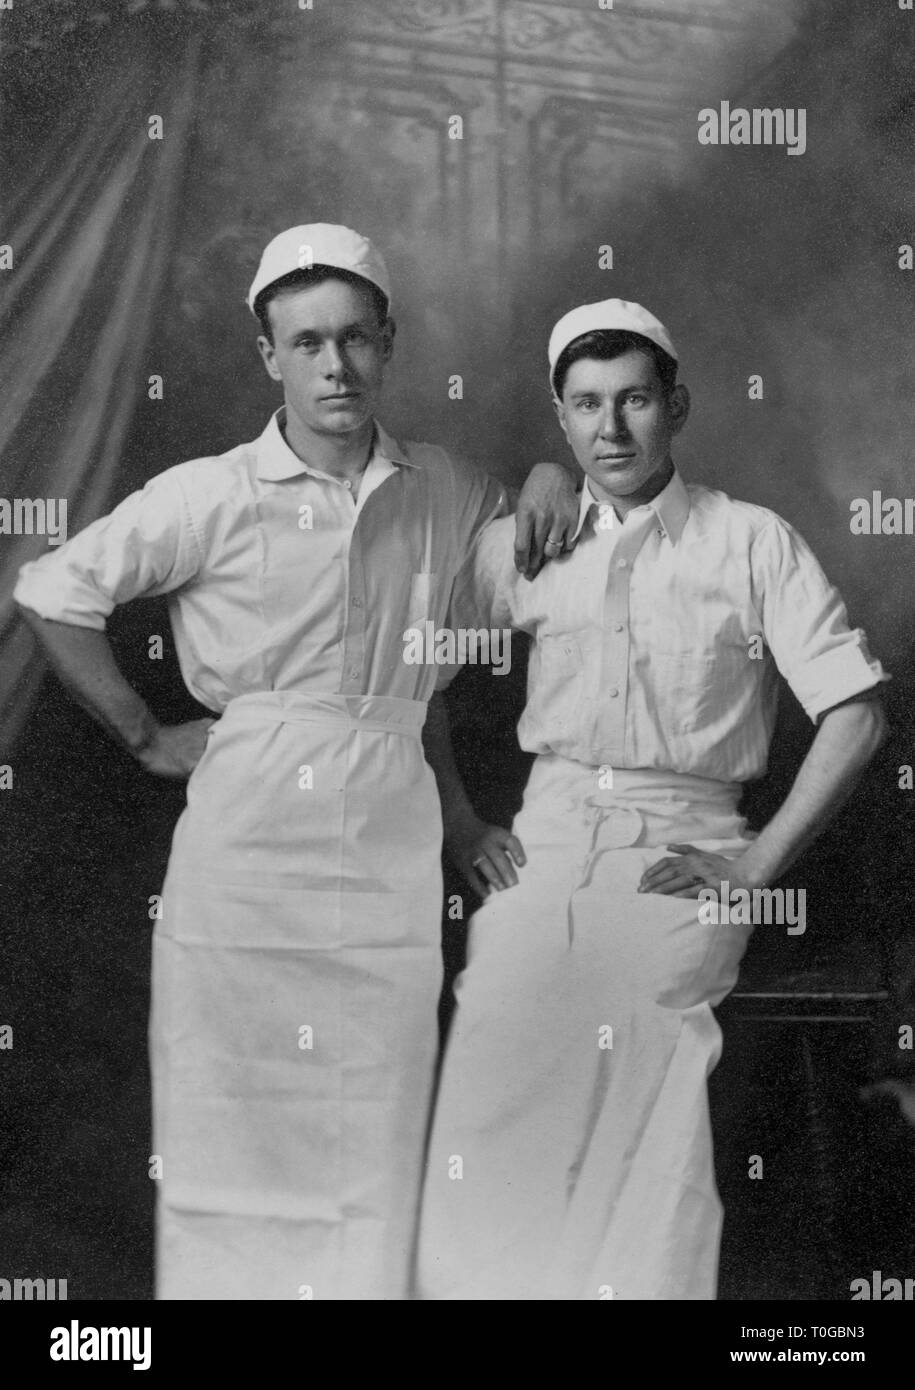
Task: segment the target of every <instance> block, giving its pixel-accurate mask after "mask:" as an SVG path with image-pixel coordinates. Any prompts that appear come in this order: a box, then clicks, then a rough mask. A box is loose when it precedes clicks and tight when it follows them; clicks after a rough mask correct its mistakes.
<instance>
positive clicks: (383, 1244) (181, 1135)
mask: <svg viewBox="0 0 915 1390" xmlns="http://www.w3.org/2000/svg"><path fill="white" fill-rule="evenodd" d="M425 708H426V707H425V704H424V703H422V702H417V701H412V700H403V699H395V698H390V697H378V696H358V697H353V696H342V695H325V696H313V695H309V696H305V695H299V694H295V693H289V692H272V693H264V694H252V695H243V696H241V697H239V698H237V699H235V700H233V701H231V703H230V704H229V706H228V708H227V709H226V711H225V713H224V714H223V716H222V718H221V719H220V720H219V721H218V723H217V724H216V725H214V728H213V731H212V734H211V737H210V739H209V741H208V746H207V749H206V752H205V754H204V756H203V758H202V760H201V762H200V763H199V764H198V766H197V768H196V769H195V770H194V773H193V775H192V777H191V779H190V782H189V784H188V804H187V809H186V810H185V812H184V813H183V815H182V816H181V819H180V820H179V822H178V825H177V827H176V831H175V836H174V842H173V846H172V854H171V858H170V861H169V868H168V875H167V879H166V884H165V888H164V890H163V918H162V921H161V922H160V923H158V924H157V927H156V931H155V935H154V946H153V996H152V997H153V1003H152V1015H151V1021H150V1049H151V1058H152V1071H153V1129H154V1152H155V1153H156V1154H158V1155H159V1156H160V1157H161V1161H162V1177H161V1181H160V1185H159V1201H158V1213H157V1251H156V1255H157V1259H156V1268H157V1297H158V1298H165V1299H300V1298H322V1299H328V1298H331V1299H402V1298H405V1297H407V1296H408V1285H409V1268H410V1260H411V1255H412V1247H413V1241H414V1233H415V1221H416V1207H417V1203H418V1190H419V1185H420V1179H421V1164H422V1150H423V1141H424V1137H425V1129H426V1125H427V1120H428V1108H429V1101H430V1091H431V1086H432V1079H433V1069H434V1063H435V1053H436V1046H437V1031H436V1007H437V1001H438V993H439V989H440V985H441V973H442V972H441V951H440V916H441V895H442V888H441V873H440V858H439V856H440V845H441V817H440V811H439V803H438V796H437V793H436V789H435V781H434V778H433V775H432V772H431V770H430V769H429V767H428V765H427V764H426V762H425V760H424V758H423V750H422V743H421V737H420V735H421V728H422V723H423V720H424V717H425ZM309 770H310V771H309ZM309 781H310V783H311V786H310V788H309V785H308V784H309ZM300 784H301V785H300Z"/></svg>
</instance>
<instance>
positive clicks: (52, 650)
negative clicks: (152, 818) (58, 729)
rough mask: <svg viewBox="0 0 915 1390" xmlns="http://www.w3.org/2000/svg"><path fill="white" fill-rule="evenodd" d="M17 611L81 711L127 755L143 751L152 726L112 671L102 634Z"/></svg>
mask: <svg viewBox="0 0 915 1390" xmlns="http://www.w3.org/2000/svg"><path fill="white" fill-rule="evenodd" d="M19 611H20V613H21V614H22V617H23V618H24V619H25V621H26V622H27V623H28V624H29V627H30V628H31V629H32V631H33V632H34V633H35V636H36V637H37V638H38V641H39V642H40V643H41V646H42V648H43V650H44V653H45V655H46V657H47V658H48V661H49V662H50V664H51V667H52V668H53V670H54V671H55V673H56V674H57V675H58V676H59V678H60V680H61V681H62V682H63V684H64V685H65V686H66V687H67V689H68V690H69V691H70V693H71V694H72V695H73V697H74V698H75V699H76V700H77V701H78V703H79V704H80V705H82V707H83V709H85V710H86V711H87V712H88V713H89V714H90V715H91V716H92V717H93V719H95V720H97V722H98V723H99V724H101V725H102V727H103V728H105V729H106V730H107V731H108V733H110V734H111V735H112V737H113V738H115V739H117V740H118V742H120V743H122V744H123V745H124V746H125V747H126V748H128V749H129V750H130V751H131V752H132V753H134V754H136V753H139V752H141V751H142V750H143V749H144V748H146V747H147V745H148V744H149V743H150V742H151V740H152V739H153V737H154V736H155V734H156V732H157V730H158V727H159V726H158V723H157V721H156V720H155V719H154V718H153V715H152V714H151V712H150V710H149V708H148V706H147V705H146V703H145V702H144V700H143V699H142V698H141V697H140V696H139V695H138V694H137V692H136V691H135V690H134V689H133V687H132V686H131V685H129V684H128V682H127V681H126V680H125V679H124V676H123V675H122V674H121V672H120V670H119V669H118V665H117V662H116V661H115V659H114V653H113V652H112V650H111V645H110V643H109V641H108V638H107V636H106V635H105V633H104V632H99V631H98V630H96V629H95V628H88V627H76V626H75V625H74V624H72V623H56V622H52V621H51V620H50V619H48V618H41V617H39V615H38V614H37V613H34V612H33V611H32V610H31V609H29V608H25V607H23V606H20V609H19Z"/></svg>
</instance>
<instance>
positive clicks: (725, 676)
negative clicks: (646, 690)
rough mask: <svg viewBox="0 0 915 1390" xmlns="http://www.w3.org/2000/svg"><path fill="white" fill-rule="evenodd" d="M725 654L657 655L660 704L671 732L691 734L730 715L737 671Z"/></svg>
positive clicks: (654, 664) (654, 660)
mask: <svg viewBox="0 0 915 1390" xmlns="http://www.w3.org/2000/svg"><path fill="white" fill-rule="evenodd" d="M733 666H734V663H733V661H729V660H728V656H727V654H726V653H725V652H716V653H715V654H714V655H705V656H701V655H697V654H695V653H688V652H678V653H677V654H676V655H666V654H664V653H660V652H659V653H656V654H655V655H654V656H653V657H652V659H651V668H652V675H653V685H654V688H655V692H656V699H657V705H658V708H659V709H660V711H661V712H662V713H663V715H664V716H665V718H664V723H665V724H666V725H667V726H668V728H667V732H668V733H673V734H678V733H681V734H691V733H695V732H696V731H697V730H699V729H705V728H708V726H709V725H711V724H714V723H715V722H716V720H718V719H720V718H721V717H722V715H723V714H725V713H726V710H727V708H728V696H729V691H730V687H731V686H732V684H733V683H734V682H735V681H736V677H737V674H738V673H737V671H736V670H734V669H733Z"/></svg>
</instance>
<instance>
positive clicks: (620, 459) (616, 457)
mask: <svg viewBox="0 0 915 1390" xmlns="http://www.w3.org/2000/svg"><path fill="white" fill-rule="evenodd" d="M597 458H598V462H599V463H625V462H626V460H627V459H634V458H635V454H598V456H597Z"/></svg>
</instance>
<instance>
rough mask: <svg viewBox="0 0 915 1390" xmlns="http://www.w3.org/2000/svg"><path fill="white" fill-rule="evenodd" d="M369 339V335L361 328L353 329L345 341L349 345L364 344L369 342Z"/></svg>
mask: <svg viewBox="0 0 915 1390" xmlns="http://www.w3.org/2000/svg"><path fill="white" fill-rule="evenodd" d="M367 337H368V335H367V334H366V333H364V332H363V330H362V329H361V328H351V329H350V330H349V331H348V333H347V334H346V336H345V339H344V341H345V342H347V343H364V342H366V341H367Z"/></svg>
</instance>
